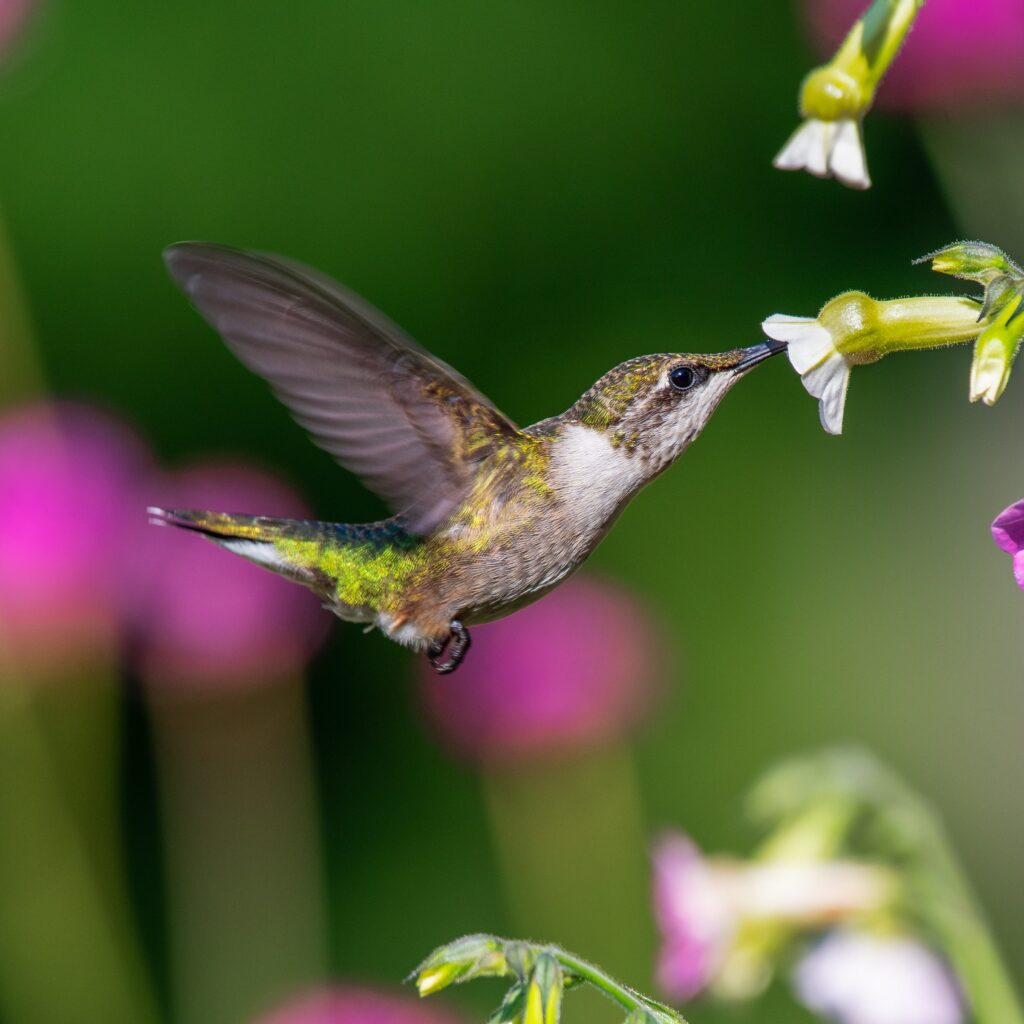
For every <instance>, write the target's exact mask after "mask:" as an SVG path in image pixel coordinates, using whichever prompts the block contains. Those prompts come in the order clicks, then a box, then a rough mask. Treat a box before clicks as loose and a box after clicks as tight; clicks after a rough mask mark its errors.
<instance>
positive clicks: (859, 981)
mask: <svg viewBox="0 0 1024 1024" xmlns="http://www.w3.org/2000/svg"><path fill="white" fill-rule="evenodd" d="M794 986H795V989H796V993H797V997H798V998H799V1000H800V1001H801V1002H802V1003H803V1004H804V1005H805V1006H806V1007H807V1008H808V1009H810V1010H813V1011H814V1012H815V1013H819V1014H821V1015H822V1016H825V1017H828V1018H830V1019H831V1020H835V1021H839V1022H840V1024H962V1022H963V1020H964V1009H963V1004H962V1001H961V999H960V994H959V992H958V991H957V986H956V983H955V982H954V981H953V977H952V975H951V974H950V971H949V968H948V967H947V966H946V964H945V962H944V961H943V960H942V959H941V958H940V957H939V956H937V955H936V954H935V953H933V952H932V951H931V950H930V949H928V948H927V947H926V946H924V945H923V944H922V943H920V942H918V941H916V940H915V939H911V938H907V937H905V936H899V935H872V934H869V933H866V932H857V931H841V932H834V933H832V934H831V935H829V936H827V937H826V938H825V939H824V940H823V941H822V942H820V943H819V944H818V945H817V946H815V947H814V948H813V949H811V951H810V952H809V953H808V954H807V955H806V956H805V957H804V958H803V960H802V961H801V962H800V964H799V966H798V967H797V970H796V975H795V978H794Z"/></svg>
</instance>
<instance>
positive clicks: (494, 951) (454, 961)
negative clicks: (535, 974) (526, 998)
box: [414, 935, 509, 996]
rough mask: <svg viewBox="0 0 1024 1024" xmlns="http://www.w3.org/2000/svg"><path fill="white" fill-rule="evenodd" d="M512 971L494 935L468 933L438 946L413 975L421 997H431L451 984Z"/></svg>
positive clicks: (500, 944) (502, 945)
mask: <svg viewBox="0 0 1024 1024" xmlns="http://www.w3.org/2000/svg"><path fill="white" fill-rule="evenodd" d="M508 974H509V966H508V961H507V960H506V957H505V948H504V944H503V943H502V942H501V941H500V940H499V939H496V938H494V937H493V936H491V935H467V936H466V937H465V938H462V939H456V940H455V942H450V943H449V944H448V945H447V946H441V947H439V948H438V949H435V950H434V952H433V953H431V954H430V956H428V957H427V959H426V960H424V961H423V963H422V964H420V966H419V967H417V968H416V971H415V973H414V977H415V979H416V988H417V989H418V990H419V993H420V995H421V996H429V995H432V994H433V993H434V992H439V991H440V990H441V989H443V988H447V987H448V986H449V985H452V984H456V985H458V984H461V983H462V982H464V981H470V980H472V979H473V978H486V977H496V978H500V977H504V976H506V975H508Z"/></svg>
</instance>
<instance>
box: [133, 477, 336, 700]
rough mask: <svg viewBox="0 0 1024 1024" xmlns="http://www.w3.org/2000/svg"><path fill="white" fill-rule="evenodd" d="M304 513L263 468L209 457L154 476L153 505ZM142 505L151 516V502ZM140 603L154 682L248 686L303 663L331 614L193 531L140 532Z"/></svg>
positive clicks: (136, 605)
mask: <svg viewBox="0 0 1024 1024" xmlns="http://www.w3.org/2000/svg"><path fill="white" fill-rule="evenodd" d="M153 503H156V504H159V505H163V506H165V507H168V508H199V509H205V510H210V511H216V512H240V513H253V514H260V515H279V516H296V517H302V516H304V515H305V514H306V512H305V509H304V508H303V505H302V502H301V500H300V499H299V497H298V496H297V495H296V494H295V492H294V491H292V490H291V489H290V488H289V487H288V486H287V485H286V484H284V483H282V482H281V481H280V480H278V479H276V478H275V477H273V476H271V475H270V474H269V473H266V472H264V471H262V470H258V469H254V468H252V467H249V466H245V465H242V464H240V463H237V462H208V463H203V464H199V465H195V466H192V467H189V468H188V469H185V470H182V471H180V472H178V473H173V474H168V475H166V476H164V477H163V478H162V479H160V480H158V481H155V482H153V483H152V485H151V486H150V488H149V490H148V491H147V494H146V501H145V503H144V504H147V505H148V504H153ZM137 513H138V515H139V517H140V520H141V522H142V523H144V522H145V520H144V513H143V506H142V505H140V506H139V508H138V509H137ZM136 535H137V537H138V538H139V546H138V557H137V560H136V563H135V565H134V567H133V569H134V572H133V575H134V587H133V608H132V609H131V614H132V616H133V619H134V623H135V630H136V634H137V641H138V652H139V659H140V662H141V666H142V670H143V674H144V675H145V676H146V678H147V679H148V680H150V681H151V682H157V683H166V684H168V686H174V687H178V688H180V687H181V686H196V687H200V688H203V687H207V686H211V685H212V686H220V687H228V688H236V687H243V686H247V685H250V684H253V683H259V682H263V681H269V680H272V679H275V678H280V677H281V676H282V675H285V674H287V673H290V672H294V671H297V670H298V669H300V668H301V667H302V666H303V665H304V663H305V662H306V660H307V659H308V658H309V657H310V656H311V654H312V653H313V651H314V650H315V649H316V647H317V646H318V644H319V643H320V642H321V640H322V639H323V637H324V636H325V635H326V631H327V629H328V626H329V622H330V616H328V615H327V613H326V612H324V611H323V610H322V609H321V608H320V606H319V602H318V601H317V600H316V598H315V597H314V596H313V595H312V594H310V593H309V592H308V591H307V590H305V589H304V588H303V587H301V586H299V585H298V584H296V583H292V582H291V581H289V580H286V579H284V578H282V577H280V576H275V575H274V574H272V573H270V572H269V571H267V570H266V569H263V568H261V567H259V566H256V565H253V564H251V563H250V562H247V561H245V560H244V559H243V558H240V557H239V556H238V555H234V554H232V553H230V552H228V551H225V550H223V549H221V548H219V547H217V546H216V545H215V544H213V543H212V542H210V541H209V540H207V539H206V538H204V537H201V536H197V535H196V534H194V533H189V532H187V531H184V530H176V529H159V528H157V527H153V526H146V525H143V526H142V527H141V529H140V530H139V531H138V532H137V534H136Z"/></svg>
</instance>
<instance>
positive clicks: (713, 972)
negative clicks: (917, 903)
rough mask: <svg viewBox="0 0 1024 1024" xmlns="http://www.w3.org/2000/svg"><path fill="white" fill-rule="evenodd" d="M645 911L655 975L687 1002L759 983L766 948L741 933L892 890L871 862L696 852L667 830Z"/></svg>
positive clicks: (753, 989) (880, 901) (840, 913)
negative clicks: (649, 914)
mask: <svg viewBox="0 0 1024 1024" xmlns="http://www.w3.org/2000/svg"><path fill="white" fill-rule="evenodd" d="M653 862H654V880H653V898H654V913H655V919H656V921H657V924H658V931H659V933H660V935H661V948H660V950H659V955H658V966H657V977H658V984H659V986H660V987H661V988H662V990H663V991H664V992H665V993H666V994H667V995H669V996H670V997H671V998H673V999H679V1000H682V1001H686V1000H689V999H692V998H693V997H694V996H696V995H698V994H699V993H701V992H702V991H704V990H705V989H707V988H709V987H714V988H715V990H716V991H717V992H718V993H719V994H721V995H724V996H728V997H730V998H740V999H744V998H750V997H751V996H752V995H755V994H757V993H758V992H759V991H760V990H761V989H762V988H763V986H764V985H765V984H766V983H767V981H768V979H769V977H770V975H771V968H772V965H771V964H770V963H769V962H767V961H765V959H764V955H765V949H764V948H762V947H761V946H760V945H758V944H757V943H756V942H755V943H754V944H753V946H749V945H748V944H747V943H746V941H745V938H744V936H745V934H746V933H747V932H748V930H749V927H750V926H754V934H756V933H757V931H758V929H761V930H762V931H763V929H764V928H765V927H770V928H777V929H779V930H780V931H781V932H782V933H783V934H787V933H789V932H792V933H793V934H796V933H797V932H799V931H801V930H804V929H808V928H820V927H821V926H822V925H826V924H831V923H833V922H835V921H840V920H846V919H849V918H851V917H854V916H857V915H861V914H866V913H870V912H874V911H876V910H878V909H879V908H881V907H885V906H887V905H888V904H889V903H890V902H891V900H892V898H893V896H894V894H895V888H894V885H893V880H892V877H891V875H890V874H889V873H888V872H887V871H886V870H885V869H883V868H881V867H879V866H877V865H871V864H863V863H858V862H856V861H849V860H817V859H790V858H786V859H783V858H756V857H755V858H752V859H750V860H746V861H742V860H736V859H733V858H728V857H705V856H704V855H703V854H702V853H701V852H700V850H699V849H698V848H697V847H696V845H695V844H694V843H693V842H692V841H691V840H690V839H689V838H688V837H687V836H684V835H681V834H679V833H672V834H669V835H667V836H665V837H664V838H662V840H661V841H660V842H659V843H658V844H657V845H656V846H655V848H654V854H653Z"/></svg>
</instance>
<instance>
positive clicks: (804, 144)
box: [772, 120, 824, 171]
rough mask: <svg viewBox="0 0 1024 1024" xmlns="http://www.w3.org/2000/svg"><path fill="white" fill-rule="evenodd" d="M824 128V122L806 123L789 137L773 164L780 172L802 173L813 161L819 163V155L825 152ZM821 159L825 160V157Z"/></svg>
mask: <svg viewBox="0 0 1024 1024" xmlns="http://www.w3.org/2000/svg"><path fill="white" fill-rule="evenodd" d="M823 127H824V123H823V122H822V121H815V120H810V121H804V122H803V123H802V124H801V125H800V127H799V128H797V130H796V131H795V132H793V134H792V135H791V136H790V137H789V141H788V142H787V143H786V144H785V146H783V147H782V149H781V150H780V151H779V153H778V155H777V156H776V157H775V159H774V160H773V161H772V164H773V165H774V166H775V167H777V168H778V169H779V170H780V171H802V170H803V169H804V168H805V167H807V166H808V165H809V163H810V162H811V161H815V162H817V160H818V159H819V157H818V156H817V153H818V152H819V151H821V152H822V153H823V152H824V150H823V141H822V128H823ZM821 159H822V160H824V156H822V157H821ZM823 166H824V164H823Z"/></svg>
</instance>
